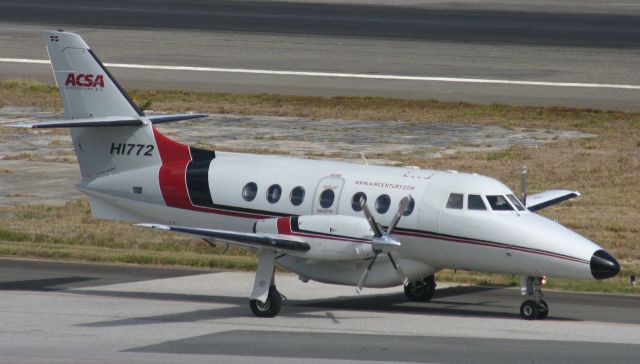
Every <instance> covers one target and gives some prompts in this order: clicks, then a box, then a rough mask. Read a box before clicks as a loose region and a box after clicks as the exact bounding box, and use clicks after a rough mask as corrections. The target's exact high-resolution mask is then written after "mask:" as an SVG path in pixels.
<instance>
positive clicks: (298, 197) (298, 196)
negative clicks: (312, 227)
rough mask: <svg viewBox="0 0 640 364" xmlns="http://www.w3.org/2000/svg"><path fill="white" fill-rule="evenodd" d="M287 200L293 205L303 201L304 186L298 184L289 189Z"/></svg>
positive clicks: (298, 204)
mask: <svg viewBox="0 0 640 364" xmlns="http://www.w3.org/2000/svg"><path fill="white" fill-rule="evenodd" d="M289 200H290V201H291V203H292V204H293V206H300V205H301V204H302V201H304V188H302V187H301V186H298V187H296V188H294V189H292V190H291V196H289Z"/></svg>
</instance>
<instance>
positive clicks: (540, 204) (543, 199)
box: [527, 190, 580, 211]
mask: <svg viewBox="0 0 640 364" xmlns="http://www.w3.org/2000/svg"><path fill="white" fill-rule="evenodd" d="M578 196H580V192H578V191H569V190H551V191H544V192H540V193H536V194H535V195H531V196H527V209H529V210H530V211H538V210H541V209H543V208H545V207H549V206H551V205H555V204H558V203H560V202H562V201H566V200H570V199H572V198H576V197H578Z"/></svg>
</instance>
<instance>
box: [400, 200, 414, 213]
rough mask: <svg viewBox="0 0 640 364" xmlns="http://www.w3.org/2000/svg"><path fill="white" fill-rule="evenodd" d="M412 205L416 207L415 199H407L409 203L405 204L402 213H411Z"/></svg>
mask: <svg viewBox="0 0 640 364" xmlns="http://www.w3.org/2000/svg"><path fill="white" fill-rule="evenodd" d="M414 207H416V201H415V200H414V199H411V201H409V204H408V205H407V208H406V209H404V211H403V212H402V215H403V216H409V215H411V213H412V212H413V208H414Z"/></svg>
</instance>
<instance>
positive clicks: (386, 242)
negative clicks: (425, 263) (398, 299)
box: [356, 195, 413, 293]
mask: <svg viewBox="0 0 640 364" xmlns="http://www.w3.org/2000/svg"><path fill="white" fill-rule="evenodd" d="M412 200H413V198H412V197H411V195H409V196H406V197H404V198H403V199H402V200H400V203H399V204H398V211H396V213H395V215H394V216H393V219H392V220H391V224H389V227H388V228H387V231H383V230H382V227H381V226H380V225H378V223H376V220H375V219H374V218H373V214H372V213H371V210H369V207H368V206H367V201H366V199H365V198H364V196H363V197H362V198H360V207H362V211H363V212H364V215H365V217H366V218H367V221H368V222H369V225H371V230H373V239H372V240H371V246H372V249H373V253H374V255H373V258H372V259H371V262H369V265H367V268H365V270H364V272H362V276H361V277H360V280H358V286H357V288H356V292H358V293H360V292H361V291H362V287H363V286H364V283H365V282H366V281H367V277H369V271H370V270H371V267H373V264H374V263H375V262H376V259H377V258H378V255H380V254H381V253H386V254H387V256H388V257H389V260H390V261H391V264H392V265H393V268H394V269H395V270H396V273H398V276H399V277H400V279H401V280H402V283H403V284H405V285H406V284H407V283H408V278H407V275H406V274H405V273H404V271H403V270H402V268H401V267H400V265H399V264H397V263H396V260H395V259H394V258H393V254H392V252H393V251H395V250H396V249H398V248H399V247H400V245H401V244H400V242H399V241H398V240H397V239H396V238H395V237H393V236H392V235H391V233H392V232H393V229H395V228H396V226H397V225H398V222H400V218H402V214H403V213H404V212H405V211H406V210H407V207H408V206H409V204H410V203H411V201H412Z"/></svg>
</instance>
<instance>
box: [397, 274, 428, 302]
mask: <svg viewBox="0 0 640 364" xmlns="http://www.w3.org/2000/svg"><path fill="white" fill-rule="evenodd" d="M435 292H436V279H435V277H434V276H429V277H425V278H423V279H421V280H419V281H414V282H410V283H409V284H407V285H406V286H404V294H405V296H407V298H408V299H409V301H415V302H428V301H429V300H431V298H433V294H434V293H435Z"/></svg>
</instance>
